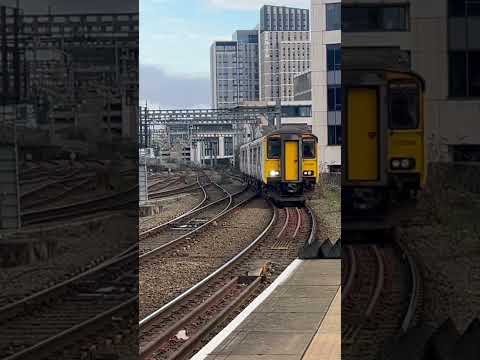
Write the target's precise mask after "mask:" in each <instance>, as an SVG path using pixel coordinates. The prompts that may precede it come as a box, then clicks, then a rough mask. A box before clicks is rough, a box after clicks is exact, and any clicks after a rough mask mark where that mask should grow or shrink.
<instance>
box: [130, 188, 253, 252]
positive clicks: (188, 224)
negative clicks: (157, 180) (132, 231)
mask: <svg viewBox="0 0 480 360" xmlns="http://www.w3.org/2000/svg"><path fill="white" fill-rule="evenodd" d="M199 184H200V183H199ZM198 186H200V187H201V188H202V189H203V191H204V194H206V195H205V197H204V201H202V205H201V206H197V207H196V208H195V209H192V210H191V211H189V212H187V213H185V214H183V215H180V216H178V217H177V218H175V219H173V220H171V221H168V222H166V223H164V224H161V225H159V226H156V227H153V228H151V229H149V230H147V231H144V232H142V233H141V234H140V236H139V240H140V254H141V256H140V258H141V259H146V258H148V257H151V256H154V255H155V256H156V255H157V254H159V253H163V252H165V251H166V250H168V249H170V248H171V247H172V246H181V244H182V243H183V242H184V241H185V240H188V236H190V235H192V234H193V233H195V232H197V231H199V230H200V229H203V228H204V227H205V226H207V225H209V224H211V223H212V222H214V221H215V220H216V219H218V218H219V217H220V216H222V215H224V214H225V213H226V211H228V210H232V209H233V208H234V207H235V206H238V205H239V204H241V203H243V202H245V201H248V200H249V199H251V198H252V197H253V196H254V194H253V193H249V192H247V187H246V186H244V187H243V188H242V189H241V190H240V191H237V192H235V193H233V194H232V193H230V192H229V191H228V190H227V189H226V188H224V187H222V186H221V185H219V184H216V183H211V184H207V185H198ZM237 202H238V203H237ZM205 203H206V204H205Z"/></svg>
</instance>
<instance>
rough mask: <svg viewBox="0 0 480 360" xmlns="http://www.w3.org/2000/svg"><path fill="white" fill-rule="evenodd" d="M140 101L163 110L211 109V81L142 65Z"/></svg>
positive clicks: (206, 77)
mask: <svg viewBox="0 0 480 360" xmlns="http://www.w3.org/2000/svg"><path fill="white" fill-rule="evenodd" d="M139 70H140V96H139V97H140V99H142V103H141V105H142V106H143V105H144V103H145V101H147V102H148V103H149V104H155V105H154V107H155V108H158V107H161V108H162V109H188V108H190V109H191V108H210V105H209V104H210V79H209V78H208V76H203V77H184V76H181V75H172V74H168V73H167V72H165V70H163V69H162V68H160V67H157V66H154V65H145V64H140V69H139Z"/></svg>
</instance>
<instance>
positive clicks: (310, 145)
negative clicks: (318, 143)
mask: <svg viewBox="0 0 480 360" xmlns="http://www.w3.org/2000/svg"><path fill="white" fill-rule="evenodd" d="M314 157H315V142H313V141H304V142H303V158H304V159H312V158H314Z"/></svg>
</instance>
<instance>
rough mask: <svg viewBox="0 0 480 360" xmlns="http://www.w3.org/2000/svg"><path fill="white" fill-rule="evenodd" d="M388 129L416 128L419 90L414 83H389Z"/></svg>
mask: <svg viewBox="0 0 480 360" xmlns="http://www.w3.org/2000/svg"><path fill="white" fill-rule="evenodd" d="M389 93H390V94H389V98H390V124H389V125H390V126H389V127H390V129H416V128H418V122H419V121H418V120H419V91H418V86H417V84H415V83H401V82H398V83H396V82H393V83H391V84H390V91H389Z"/></svg>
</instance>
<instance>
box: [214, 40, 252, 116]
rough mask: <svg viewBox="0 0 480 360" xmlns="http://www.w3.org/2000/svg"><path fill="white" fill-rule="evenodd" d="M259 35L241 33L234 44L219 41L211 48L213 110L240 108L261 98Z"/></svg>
mask: <svg viewBox="0 0 480 360" xmlns="http://www.w3.org/2000/svg"><path fill="white" fill-rule="evenodd" d="M258 71H259V66H258V33H257V31H256V30H238V31H236V32H235V33H234V34H233V40H232V41H215V42H214V43H213V44H212V45H211V48H210V81H211V91H212V93H211V100H212V107H213V108H227V107H232V106H237V105H238V104H239V103H241V102H242V101H254V100H258V97H259V79H258V78H259V74H258Z"/></svg>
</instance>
